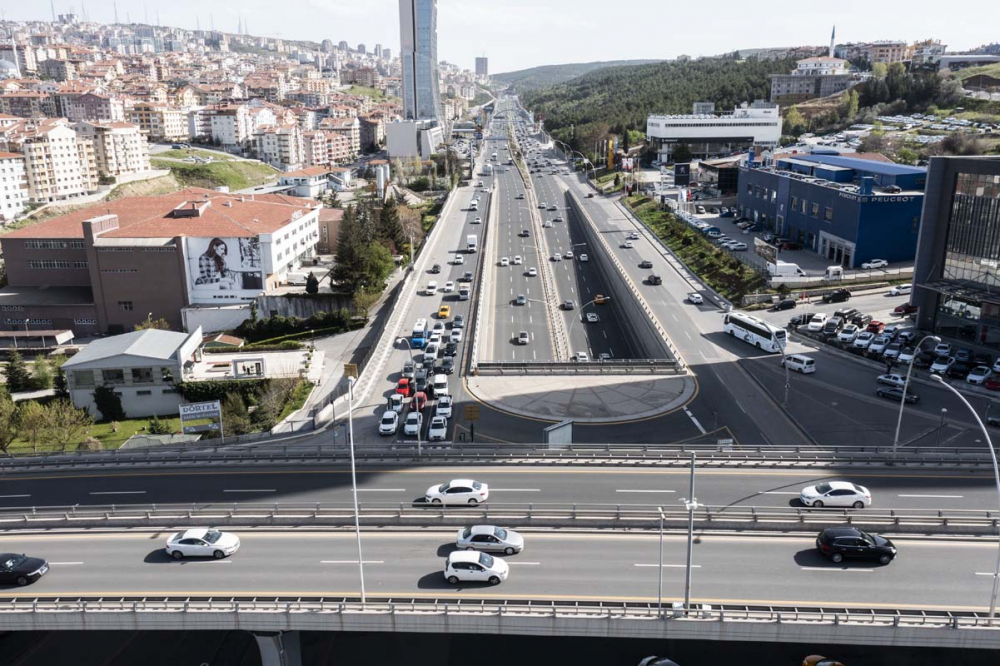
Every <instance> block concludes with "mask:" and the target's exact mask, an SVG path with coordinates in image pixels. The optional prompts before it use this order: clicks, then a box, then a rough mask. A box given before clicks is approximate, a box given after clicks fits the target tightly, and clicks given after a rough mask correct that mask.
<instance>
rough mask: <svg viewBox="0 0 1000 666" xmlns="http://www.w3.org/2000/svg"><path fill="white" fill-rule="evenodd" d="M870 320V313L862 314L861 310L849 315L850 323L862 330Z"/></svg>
mask: <svg viewBox="0 0 1000 666" xmlns="http://www.w3.org/2000/svg"><path fill="white" fill-rule="evenodd" d="M871 321H872V316H871V315H870V314H863V313H861V312H859V313H858V314H856V315H854V316H853V317H851V323H852V324H854V325H856V326H857V327H858V328H860V329H861V330H862V331H863V330H865V329H866V328H868V324H870V323H871Z"/></svg>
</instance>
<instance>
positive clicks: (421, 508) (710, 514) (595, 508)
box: [0, 498, 1000, 535]
mask: <svg viewBox="0 0 1000 666" xmlns="http://www.w3.org/2000/svg"><path fill="white" fill-rule="evenodd" d="M358 508H359V513H358V521H359V523H360V524H361V525H363V526H365V527H411V528H427V527H461V526H463V525H468V524H470V523H472V524H480V523H488V522H491V521H492V522H495V523H502V524H504V525H508V526H514V527H521V528H524V527H538V528H558V527H571V528H575V529H645V530H656V529H658V528H659V526H660V512H659V509H658V508H657V506H655V505H635V504H628V505H621V504H546V503H531V504H498V503H483V504H476V505H470V506H457V507H442V506H440V505H434V504H429V503H425V502H424V501H423V498H420V500H419V501H414V502H409V503H404V502H399V503H388V502H366V503H361V504H359V507H358ZM192 524H202V525H204V524H210V525H213V526H216V527H221V526H226V527H349V526H351V525H353V524H354V508H353V505H351V504H349V503H343V504H331V503H321V502H315V503H296V502H289V503H274V504H240V503H203V504H138V505H131V504H125V505H117V504H114V505H96V506H80V505H72V506H56V507H19V508H10V509H6V508H4V509H0V528H3V529H6V530H19V529H42V528H44V529H53V528H70V527H71V528H76V529H93V528H109V527H114V528H122V529H125V528H138V527H163V528H167V527H170V528H179V527H183V526H190V525H192ZM694 524H695V528H696V529H698V530H699V531H702V530H718V531H739V532H755V531H765V532H780V531H783V532H789V531H791V532H801V531H810V532H814V531H818V530H821V529H823V528H824V527H829V526H831V525H843V524H850V525H855V526H857V527H860V528H862V529H865V530H872V531H878V532H890V533H892V534H949V535H985V534H991V535H994V534H995V532H996V528H997V526H998V525H1000V512H997V511H985V510H958V509H955V510H933V509H861V510H855V509H833V508H822V509H809V508H793V507H759V506H705V505H701V506H699V507H698V508H697V509H695V512H694ZM687 526H688V511H687V509H685V508H683V507H666V508H664V509H663V527H664V528H665V529H670V530H686V529H687Z"/></svg>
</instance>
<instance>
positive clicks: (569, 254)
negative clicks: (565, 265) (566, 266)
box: [563, 250, 573, 259]
mask: <svg viewBox="0 0 1000 666" xmlns="http://www.w3.org/2000/svg"><path fill="white" fill-rule="evenodd" d="M563 257H564V258H566V259H572V258H573V250H566V253H565V254H564V255H563Z"/></svg>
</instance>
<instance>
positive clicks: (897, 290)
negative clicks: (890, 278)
mask: <svg viewBox="0 0 1000 666" xmlns="http://www.w3.org/2000/svg"><path fill="white" fill-rule="evenodd" d="M912 291H913V285H911V284H897V285H896V286H895V287H893V288H892V289H890V290H889V295H890V296H905V295H906V294H909V293H910V292H912Z"/></svg>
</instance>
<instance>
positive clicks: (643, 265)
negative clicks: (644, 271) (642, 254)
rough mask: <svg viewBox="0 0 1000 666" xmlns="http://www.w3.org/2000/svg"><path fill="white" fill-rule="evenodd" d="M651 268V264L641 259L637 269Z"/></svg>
mask: <svg viewBox="0 0 1000 666" xmlns="http://www.w3.org/2000/svg"><path fill="white" fill-rule="evenodd" d="M652 267H653V262H652V261H649V260H647V259H643V260H642V261H640V262H639V268H652Z"/></svg>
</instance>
